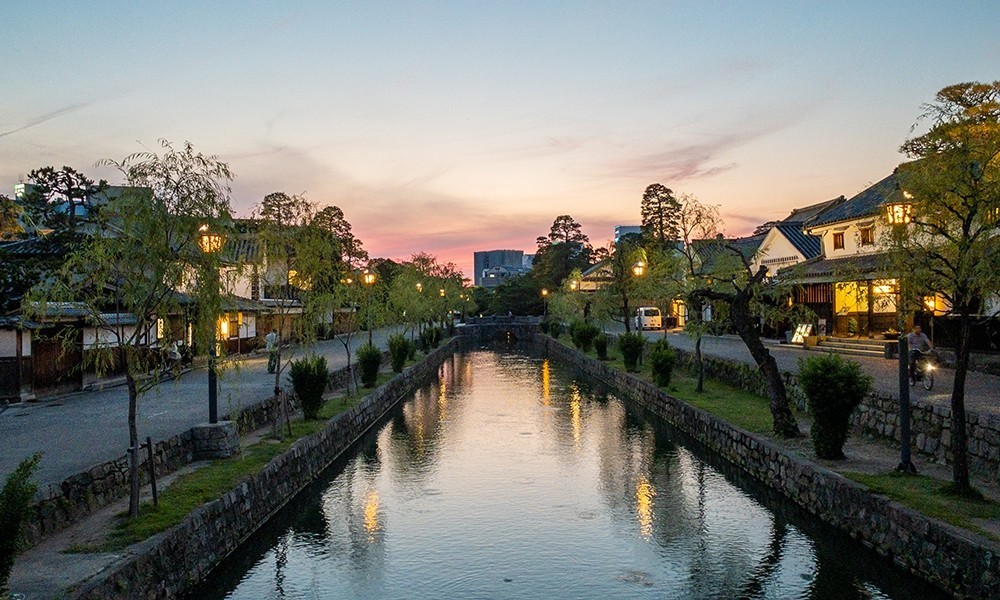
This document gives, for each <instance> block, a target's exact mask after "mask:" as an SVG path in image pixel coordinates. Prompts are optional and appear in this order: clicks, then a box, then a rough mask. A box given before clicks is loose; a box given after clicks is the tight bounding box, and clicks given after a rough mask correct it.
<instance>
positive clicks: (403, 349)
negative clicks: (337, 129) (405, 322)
mask: <svg viewBox="0 0 1000 600" xmlns="http://www.w3.org/2000/svg"><path fill="white" fill-rule="evenodd" d="M409 355H410V340H408V339H406V336H405V335H403V334H402V333H397V334H395V335H391V336H389V362H390V363H391V364H392V371H393V373H402V372H403V367H404V366H406V359H407V358H408V357H409Z"/></svg>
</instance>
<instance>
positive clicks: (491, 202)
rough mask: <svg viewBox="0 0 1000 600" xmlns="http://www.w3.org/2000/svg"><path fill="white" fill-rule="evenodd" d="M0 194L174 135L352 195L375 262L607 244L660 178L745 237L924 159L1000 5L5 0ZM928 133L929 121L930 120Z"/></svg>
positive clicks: (240, 178)
mask: <svg viewBox="0 0 1000 600" xmlns="http://www.w3.org/2000/svg"><path fill="white" fill-rule="evenodd" d="M4 25H5V27H4V37H5V39H4V45H3V47H2V48H0V81H2V83H3V94H2V96H0V193H6V194H10V193H11V192H12V191H13V186H14V184H15V183H17V181H18V179H19V177H21V176H23V175H26V174H27V173H28V172H29V171H31V170H32V169H34V168H37V167H40V166H45V165H53V166H57V167H58V166H62V165H68V166H72V167H74V168H77V169H79V170H82V171H84V172H85V173H87V174H88V175H90V176H91V177H94V178H99V177H105V178H108V179H109V180H111V182H112V183H117V182H119V181H120V178H119V177H117V175H116V173H113V172H110V171H108V170H106V169H98V168H95V167H94V166H93V165H94V163H95V162H96V161H97V160H99V159H101V158H105V157H110V158H115V159H120V158H123V157H124V156H125V155H127V154H130V153H132V152H136V151H141V150H143V149H145V148H150V149H155V148H156V147H157V144H156V140H157V139H159V138H166V139H169V140H172V141H174V142H177V143H180V142H183V141H185V140H188V141H191V142H192V143H193V144H194V145H195V148H196V149H198V150H200V151H202V152H205V153H210V154H217V155H218V156H219V158H220V159H222V160H223V161H226V162H228V163H229V164H230V166H231V167H232V169H233V170H234V172H235V173H236V175H237V177H236V180H235V182H234V185H233V190H234V195H233V201H234V206H235V208H236V211H237V213H238V214H240V215H244V214H247V213H249V212H250V210H251V209H252V208H253V206H254V205H255V204H256V203H258V202H259V201H260V199H261V198H262V197H263V196H264V195H265V194H267V193H269V192H272V191H279V190H280V191H285V192H288V193H303V194H305V196H306V197H307V198H308V199H310V200H312V201H314V202H317V203H319V204H321V205H326V204H336V205H338V206H340V207H341V208H343V210H344V212H345V213H346V215H347V218H348V220H350V221H351V222H352V223H353V225H354V228H355V231H356V233H357V234H358V236H359V237H360V238H361V239H362V240H363V241H364V243H365V246H366V247H367V248H368V250H369V252H371V254H372V255H373V256H385V257H390V258H396V259H405V258H407V257H408V256H409V255H410V254H412V253H414V252H417V251H427V252H431V253H434V254H437V255H438V256H439V257H440V258H442V259H444V260H450V261H454V262H456V263H458V264H459V266H460V267H462V268H463V270H464V271H465V273H466V275H467V276H470V277H471V276H472V269H471V265H472V252H473V251H474V250H489V249H494V248H515V249H523V250H525V251H528V252H533V251H534V239H535V237H537V236H539V235H543V234H545V233H547V232H548V228H549V225H550V224H551V223H552V220H553V218H554V217H555V216H556V215H560V214H567V213H568V214H571V215H573V216H574V217H575V218H576V219H577V220H578V221H580V222H581V223H582V224H583V225H584V230H585V232H586V233H588V234H589V235H590V237H591V240H592V241H593V242H594V243H595V245H603V244H605V243H606V242H607V241H608V239H609V238H611V236H612V228H613V226H614V225H615V224H637V223H638V220H639V201H640V199H641V196H642V192H643V189H645V187H646V186H647V185H648V184H650V183H654V182H660V183H663V184H664V185H666V186H668V187H670V188H672V189H674V190H675V191H677V192H685V193H691V194H694V195H696V196H698V197H699V198H700V199H701V200H702V201H704V202H707V203H711V204H718V205H721V207H722V212H723V216H724V218H725V222H726V230H727V232H728V233H730V234H734V235H736V234H743V233H747V232H748V231H750V230H752V229H753V227H754V226H755V225H756V224H758V223H761V222H763V221H767V220H769V219H774V218H780V217H783V216H785V214H786V213H787V212H788V211H790V210H791V209H792V208H793V207H795V206H802V205H806V204H812V203H815V202H819V201H821V200H826V199H829V198H833V197H835V196H839V195H841V194H843V195H846V196H851V195H853V194H854V193H856V192H858V191H859V190H861V189H862V188H864V187H865V186H866V185H867V184H869V183H871V182H874V181H877V180H879V179H881V178H882V177H884V176H885V175H886V174H888V173H889V172H890V171H891V169H892V168H893V167H894V166H895V165H896V164H898V163H899V162H901V161H902V160H903V157H902V156H901V155H900V154H899V153H898V151H897V149H898V147H899V145H900V144H901V143H902V142H903V141H904V140H905V139H906V138H907V137H908V136H909V135H911V133H912V132H911V127H913V125H914V123H915V122H916V121H917V119H918V117H919V115H920V113H921V108H920V107H921V104H922V103H925V102H928V101H930V100H932V99H933V96H934V93H935V92H936V91H937V90H939V89H940V88H942V87H944V86H946V85H949V84H952V83H958V82H962V81H971V80H979V81H992V80H996V79H1000V33H998V32H1000V2H996V0H983V1H980V2H949V1H944V2H942V1H937V2H919V1H898V2H887V1H886V2H880V1H878V0H866V1H860V2H850V1H841V2H809V1H806V2H803V1H801V0H797V1H794V2H736V1H735V0H733V1H731V2H712V1H706V2H687V3H680V2H666V1H662V2H638V1H625V0H623V1H621V2H582V1H579V2H547V1H539V0H534V1H528V2H514V1H502V2H474V1H471V0H468V1H455V2H289V3H285V2H267V3H262V2H255V3H251V2H208V3H202V2H168V3H156V4H152V3H142V2H46V1H39V2H27V1H15V2H11V3H8V4H7V5H5V7H4ZM918 128H919V126H918Z"/></svg>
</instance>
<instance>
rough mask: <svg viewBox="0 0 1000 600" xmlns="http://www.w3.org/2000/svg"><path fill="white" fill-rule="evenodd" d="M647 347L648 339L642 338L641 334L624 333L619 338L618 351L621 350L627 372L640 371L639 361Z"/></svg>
mask: <svg viewBox="0 0 1000 600" xmlns="http://www.w3.org/2000/svg"><path fill="white" fill-rule="evenodd" d="M645 347H646V338H644V337H642V334H641V333H623V334H622V335H620V336H618V349H619V350H621V353H622V360H623V361H624V362H625V370H626V371H628V372H629V373H637V372H638V371H639V366H638V365H639V359H640V358H642V351H643V349H644V348H645Z"/></svg>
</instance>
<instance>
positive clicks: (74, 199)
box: [21, 167, 108, 234]
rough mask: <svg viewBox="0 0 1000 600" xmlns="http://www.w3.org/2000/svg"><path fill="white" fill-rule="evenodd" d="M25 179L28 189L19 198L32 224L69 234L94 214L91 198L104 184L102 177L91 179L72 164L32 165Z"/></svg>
mask: <svg viewBox="0 0 1000 600" xmlns="http://www.w3.org/2000/svg"><path fill="white" fill-rule="evenodd" d="M28 183H29V184H30V187H29V188H28V189H29V191H28V193H26V194H25V195H24V197H23V198H21V202H22V203H23V205H24V212H25V217H27V219H28V220H29V221H30V222H31V224H32V226H33V227H34V228H43V227H44V228H47V229H54V230H56V232H58V233H62V232H69V233H71V234H75V233H76V232H77V226H78V225H80V224H82V222H85V221H89V220H92V219H93V218H94V217H95V214H94V206H93V204H92V201H93V199H94V197H95V196H96V195H97V194H98V193H99V192H101V191H102V190H104V189H105V188H107V186H108V182H106V181H104V180H101V181H99V182H97V183H94V180H92V179H90V178H88V177H87V176H85V175H84V174H83V173H81V172H79V171H77V170H76V169H74V168H72V167H63V168H61V169H54V168H52V167H42V168H40V169H35V170H34V171H32V172H30V173H28ZM78 213H82V214H78Z"/></svg>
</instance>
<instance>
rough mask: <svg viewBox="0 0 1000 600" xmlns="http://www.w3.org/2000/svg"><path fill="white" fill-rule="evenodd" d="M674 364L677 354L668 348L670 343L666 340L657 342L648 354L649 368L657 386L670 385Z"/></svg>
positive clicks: (662, 339) (661, 339)
mask: <svg viewBox="0 0 1000 600" xmlns="http://www.w3.org/2000/svg"><path fill="white" fill-rule="evenodd" d="M676 363H677V352H676V351H674V349H673V348H671V347H670V342H668V341H667V339H666V338H660V339H659V340H657V341H656V343H655V344H653V349H652V350H651V351H650V353H649V366H650V369H651V370H652V373H653V380H654V381H655V382H656V385H657V386H659V387H667V386H668V385H670V377H671V375H673V372H674V364H676Z"/></svg>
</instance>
